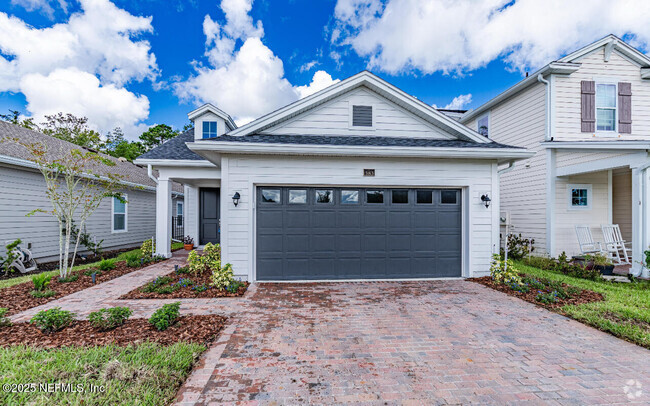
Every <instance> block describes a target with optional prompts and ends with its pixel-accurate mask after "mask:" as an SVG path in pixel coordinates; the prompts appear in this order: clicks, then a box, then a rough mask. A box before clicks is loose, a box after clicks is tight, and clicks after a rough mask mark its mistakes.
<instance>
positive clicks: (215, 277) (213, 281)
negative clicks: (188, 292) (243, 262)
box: [210, 264, 235, 289]
mask: <svg viewBox="0 0 650 406" xmlns="http://www.w3.org/2000/svg"><path fill="white" fill-rule="evenodd" d="M234 281H235V274H234V273H233V270H232V265H230V264H226V265H224V267H223V268H213V269H212V275H211V276H210V285H212V286H214V287H215V288H217V289H225V288H227V287H228V286H229V285H231V284H232V283H233V282H234Z"/></svg>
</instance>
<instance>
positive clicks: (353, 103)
mask: <svg viewBox="0 0 650 406" xmlns="http://www.w3.org/2000/svg"><path fill="white" fill-rule="evenodd" d="M354 106H365V107H370V118H371V119H372V125H371V126H370V127H366V126H359V125H354V114H353V110H354ZM376 110H377V108H376V106H375V103H364V102H362V101H357V100H354V99H352V100H350V101H348V117H349V120H348V128H349V129H350V130H355V131H375V116H376V114H375V112H376Z"/></svg>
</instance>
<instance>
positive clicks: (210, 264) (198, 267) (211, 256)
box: [187, 243, 221, 275]
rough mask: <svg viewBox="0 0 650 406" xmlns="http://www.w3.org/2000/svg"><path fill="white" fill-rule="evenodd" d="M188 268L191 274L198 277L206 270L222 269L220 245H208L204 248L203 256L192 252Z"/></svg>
mask: <svg viewBox="0 0 650 406" xmlns="http://www.w3.org/2000/svg"><path fill="white" fill-rule="evenodd" d="M187 266H188V268H189V270H190V272H191V273H192V274H194V275H198V274H200V273H201V272H203V271H206V270H213V271H214V270H215V269H220V268H221V246H220V245H219V244H216V245H215V244H212V243H207V244H205V247H203V255H199V253H198V252H196V250H192V251H191V252H190V253H189V256H188V257H187Z"/></svg>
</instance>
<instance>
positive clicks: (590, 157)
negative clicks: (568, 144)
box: [555, 150, 630, 168]
mask: <svg viewBox="0 0 650 406" xmlns="http://www.w3.org/2000/svg"><path fill="white" fill-rule="evenodd" d="M629 153H630V152H629V151H614V152H604V151H599V152H581V151H562V150H558V151H557V152H556V155H555V163H556V167H558V168H563V167H566V166H572V165H580V164H585V163H589V162H595V161H599V160H602V159H610V158H616V157H619V156H623V155H629Z"/></svg>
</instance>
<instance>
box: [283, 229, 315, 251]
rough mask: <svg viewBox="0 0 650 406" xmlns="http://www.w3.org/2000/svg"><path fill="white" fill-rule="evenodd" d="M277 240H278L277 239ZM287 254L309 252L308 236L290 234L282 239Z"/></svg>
mask: <svg viewBox="0 0 650 406" xmlns="http://www.w3.org/2000/svg"><path fill="white" fill-rule="evenodd" d="M278 239H279V238H278ZM284 240H285V245H286V247H287V253H301V252H307V251H309V234H291V235H286V236H285V237H284Z"/></svg>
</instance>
